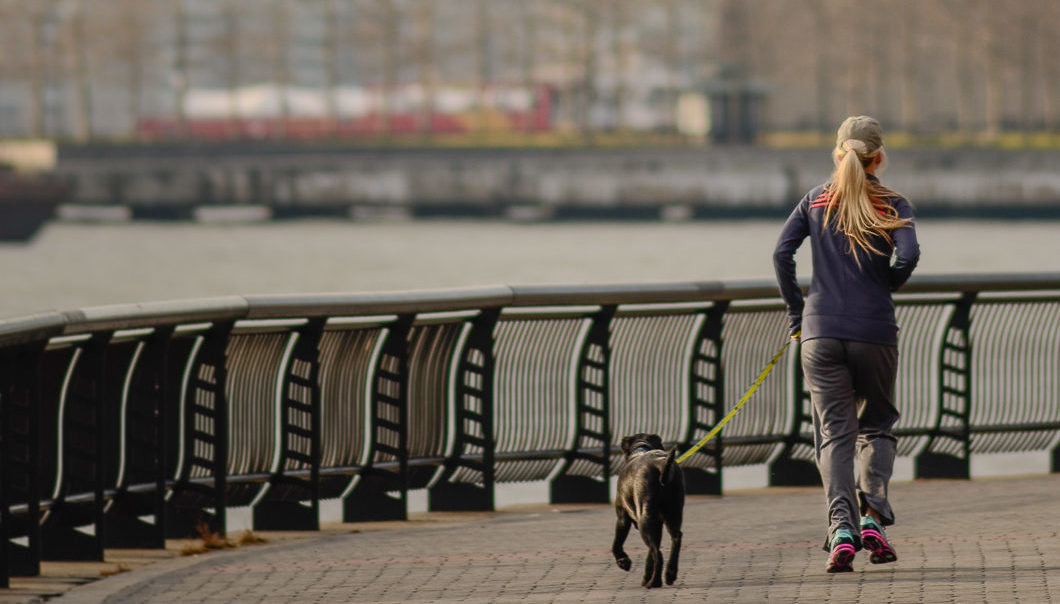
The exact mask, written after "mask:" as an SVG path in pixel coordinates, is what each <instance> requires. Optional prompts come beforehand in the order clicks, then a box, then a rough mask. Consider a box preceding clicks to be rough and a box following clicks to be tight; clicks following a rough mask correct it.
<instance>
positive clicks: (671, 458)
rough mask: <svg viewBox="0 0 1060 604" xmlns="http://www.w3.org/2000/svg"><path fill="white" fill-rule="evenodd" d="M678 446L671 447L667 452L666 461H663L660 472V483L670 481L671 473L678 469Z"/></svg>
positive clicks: (664, 483)
mask: <svg viewBox="0 0 1060 604" xmlns="http://www.w3.org/2000/svg"><path fill="white" fill-rule="evenodd" d="M676 459H677V448H676V447H675V448H673V449H670V452H669V453H667V454H666V462H665V463H663V467H662V471H661V472H659V484H661V485H666V484H667V483H669V482H670V474H671V473H672V472H673V471H674V470H675V469H676V464H675V460H676Z"/></svg>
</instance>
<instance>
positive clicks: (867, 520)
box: [861, 516, 898, 564]
mask: <svg viewBox="0 0 1060 604" xmlns="http://www.w3.org/2000/svg"><path fill="white" fill-rule="evenodd" d="M861 544H862V545H863V546H865V549H867V550H869V551H870V552H872V554H871V555H870V556H869V562H872V563H873V564H887V563H888V562H894V561H895V560H897V559H898V554H896V553H895V552H894V548H893V547H891V544H890V543H887V537H885V536H884V534H883V527H882V526H880V525H879V523H878V522H876V520H875V519H874V518H873V517H872V516H862V517H861Z"/></svg>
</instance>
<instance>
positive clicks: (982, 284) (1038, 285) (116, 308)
mask: <svg viewBox="0 0 1060 604" xmlns="http://www.w3.org/2000/svg"><path fill="white" fill-rule="evenodd" d="M804 285H805V284H804ZM1047 290H1060V273H1015V274H950V275H925V276H915V277H913V278H912V279H910V281H909V282H908V283H907V284H906V285H905V286H903V287H902V289H901V292H902V293H950V294H952V293H954V292H962V291H979V292H982V291H1047ZM777 296H778V291H777V286H776V283H775V282H773V281H771V280H743V281H724V282H723V281H700V282H678V283H647V284H644V283H641V284H604V285H493V286H485V287H471V288H452V289H433V290H415V291H397V292H375V293H320V294H261V295H248V296H221V297H213V298H193V299H184V300H167V301H159V302H143V303H130V304H113V305H106V306H94V307H88V308H83V309H76V310H68V311H61V312H60V311H54V312H44V313H38V314H34V315H30V316H26V317H16V318H13V319H8V320H3V321H0V346H12V345H18V344H23V343H27V342H33V341H39V340H43V339H47V338H50V337H54V336H60V335H67V334H80V333H90V332H97V331H107V330H118V329H137V328H145V327H156V326H160V325H179V324H188V323H196V322H209V321H224V320H239V319H279V318H291V317H301V318H319V317H332V316H343V315H346V316H364V315H387V314H403V313H429V312H446V311H458V310H468V309H477V308H499V307H530V306H564V305H580V304H584V305H599V304H651V303H674V302H708V301H716V300H740V299H762V298H776V297H777Z"/></svg>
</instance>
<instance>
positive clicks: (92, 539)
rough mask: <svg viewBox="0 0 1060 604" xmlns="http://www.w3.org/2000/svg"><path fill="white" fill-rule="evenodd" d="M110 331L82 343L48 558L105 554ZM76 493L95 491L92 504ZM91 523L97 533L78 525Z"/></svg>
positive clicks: (44, 530)
mask: <svg viewBox="0 0 1060 604" xmlns="http://www.w3.org/2000/svg"><path fill="white" fill-rule="evenodd" d="M110 338H111V334H110V333H97V334H93V335H92V336H91V338H90V339H89V340H88V342H87V343H85V344H84V346H83V347H82V348H81V356H80V358H79V359H78V360H77V362H76V365H75V366H74V367H73V374H72V375H71V376H70V382H69V388H68V389H67V392H66V395H65V404H64V410H63V413H62V415H61V417H60V418H59V421H60V423H61V425H62V445H61V451H59V455H60V457H61V459H62V477H61V485H62V486H61V490H60V492H59V496H58V498H57V500H56V501H55V503H54V505H53V507H52V509H51V510H49V513H48V517H47V520H46V521H45V522H44V524H43V525H42V527H41V556H42V558H43V559H44V560H103V541H104V539H105V538H106V536H105V528H104V520H103V516H104V508H103V504H104V502H103V481H104V476H105V474H106V472H104V469H103V464H104V442H106V440H107V439H109V438H114V437H115V436H116V435H113V434H108V433H107V426H105V423H106V422H105V421H104V419H103V418H104V416H105V412H104V405H105V404H106V396H107V394H106V392H105V391H104V389H105V388H106V386H107V385H106V383H105V382H106V379H105V377H106V354H107V344H108V343H109V341H110ZM72 493H92V495H93V497H92V502H91V503H90V504H88V505H85V504H80V503H68V502H66V501H65V498H66V497H67V496H68V495H70V494H72ZM87 524H91V525H93V529H94V534H92V535H89V534H86V533H84V532H81V531H78V530H75V527H78V526H83V525H87Z"/></svg>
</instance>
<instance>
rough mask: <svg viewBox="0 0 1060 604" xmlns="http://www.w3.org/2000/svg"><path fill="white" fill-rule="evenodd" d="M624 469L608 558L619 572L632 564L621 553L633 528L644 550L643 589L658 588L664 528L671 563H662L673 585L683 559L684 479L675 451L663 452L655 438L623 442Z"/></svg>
mask: <svg viewBox="0 0 1060 604" xmlns="http://www.w3.org/2000/svg"><path fill="white" fill-rule="evenodd" d="M622 451H624V452H625V454H626V463H625V465H624V466H623V467H622V472H621V474H619V476H618V493H617V496H616V497H615V512H617V513H618V522H617V523H616V524H615V542H614V544H613V545H612V546H611V552H612V553H613V554H614V555H615V562H616V563H617V564H618V567H619V568H621V569H622V570H629V567H630V564H631V563H630V560H629V556H628V555H626V552H625V550H623V549H622V544H623V543H625V542H626V536H627V535H629V527H630V525H631V524H632V525H633V526H636V527H637V530H638V531H640V536H641V538H642V539H644V543H645V544H647V546H648V558H647V561H646V562H645V565H644V580H643V581H641V585H644V586H645V587H662V563H663V557H662V551H661V549H660V546H661V544H662V527H663V524H665V525H666V530H667V532H669V533H670V541H671V546H670V560H669V561H668V562H667V563H666V584H667V585H673V582H674V580H675V579H677V562H678V559H679V557H680V554H681V520H682V517H683V515H684V509H685V478H684V474H683V473H682V472H681V468H680V467H679V466H678V465H677V462H676V461H675V458H676V457H677V450H676V449H671V450H670V451H666V450H664V449H663V444H662V439H661V438H659V436H658V435H657V434H644V433H641V434H634V435H632V436H627V437H625V438H623V439H622Z"/></svg>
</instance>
